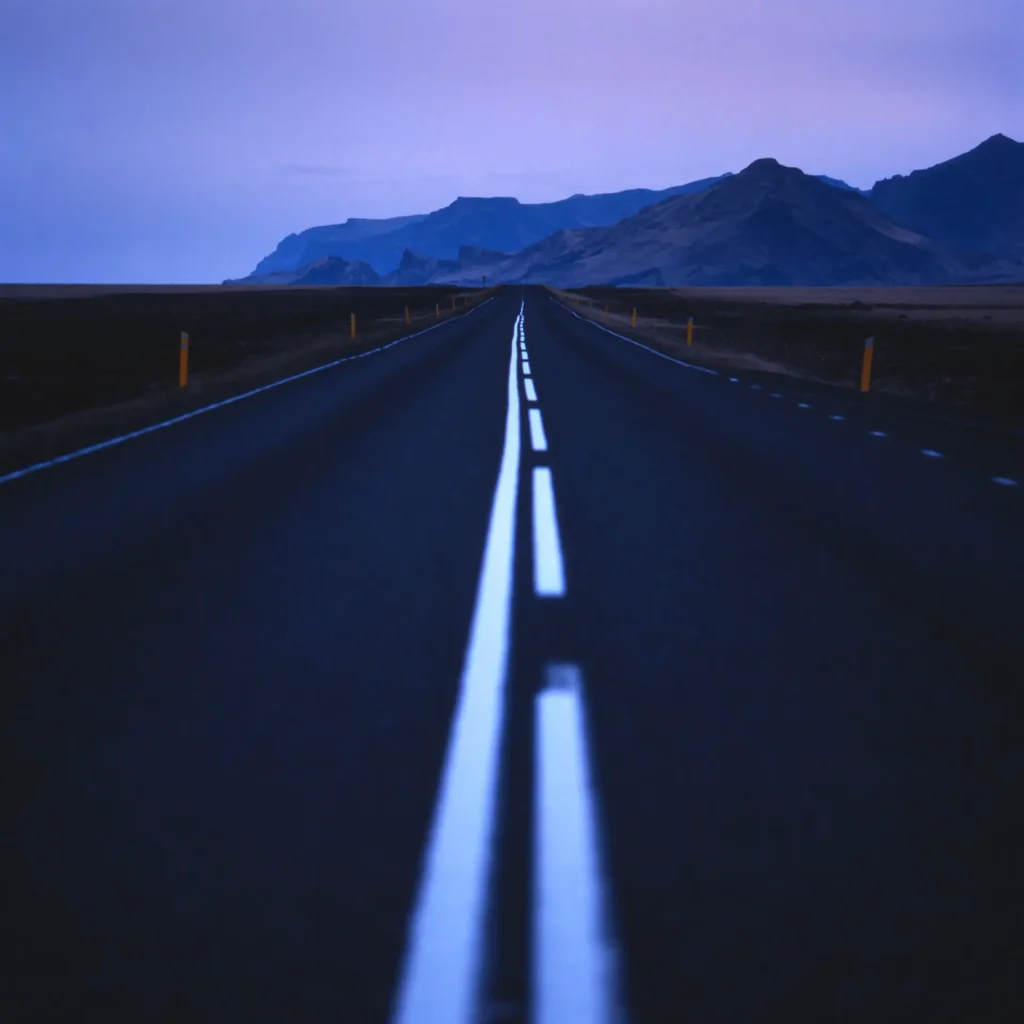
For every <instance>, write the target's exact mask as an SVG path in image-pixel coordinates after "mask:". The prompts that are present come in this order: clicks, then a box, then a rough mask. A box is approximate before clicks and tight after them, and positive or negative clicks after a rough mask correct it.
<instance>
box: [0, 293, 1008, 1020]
mask: <svg viewBox="0 0 1024 1024" xmlns="http://www.w3.org/2000/svg"><path fill="white" fill-rule="evenodd" d="M0 548H2V552H3V558H2V571H0V679H2V685H0V700H2V705H0V707H2V715H0V730H2V731H0V763H2V768H3V772H2V778H3V787H4V794H5V799H4V804H3V818H2V826H0V920H2V921H3V934H4V944H5V947H6V949H5V950H4V955H3V957H2V958H0V1005H2V1006H3V1007H4V1013H3V1019H4V1020H5V1021H10V1022H12V1024H14V1022H22V1021H32V1022H35V1021H46V1022H50V1021H63V1020H68V1021H72V1020H73V1021H79V1020H81V1019H82V1017H83V1016H94V1017H96V1019H105V1020H107V1021H122V1020H123V1021H132V1022H150V1021H160V1022H163V1021H180V1020H189V1021H211V1022H212V1021H216V1022H224V1021H255V1020H261V1021H262V1020H268V1021H286V1020H288V1021H292V1020H294V1021H303V1022H314V1021H355V1022H371V1024H372V1022H376V1021H380V1022H395V1024H428V1022H438V1024H476V1022H489V1024H515V1022H526V1021H531V1022H535V1024H574V1022H579V1024H613V1022H614V1024H620V1022H627V1021H628V1022H632V1024H646V1022H654V1024H660V1022H695V1024H733V1022H735V1024H741V1022H742V1024H747V1022H753V1021H758V1022H761V1021H764V1022H774V1021H780V1022H787V1024H788V1022H793V1021H830V1022H833V1021H842V1022H861V1021H863V1022H869V1021H870V1022H871V1024H879V1022H883V1021H893V1022H896V1021H899V1022H905V1021H908V1020H916V1019H922V1020H925V1019H926V1020H929V1021H931V1022H933V1024H934V1022H937V1021H950V1022H964V1021H971V1022H972V1024H980V1022H987V1021H1004V1020H1005V1021H1019V1020H1021V1019H1024V971H1022V970H1021V963H1022V956H1024V915H1022V914H1021V906H1022V899H1024V843H1022V835H1021V833H1022V828H1021V825H1020V814H1021V807H1022V806H1024V771H1022V769H1024V744H1022V735H1021V733H1022V728H1021V727H1022V723H1024V698H1022V681H1024V452H1022V451H1021V448H1020V444H1019V442H1015V441H1014V440H1013V439H1012V438H1006V437H1001V436H995V435H991V434H983V433H980V432H977V431H974V430H972V429H970V428H969V427H967V426H965V425H962V424H957V423H951V422H946V421H942V420H939V419H938V418H936V417H935V416H934V415H931V414H926V413H916V412H913V411H908V410H906V409H902V410H896V409H891V408H889V407H887V406H884V405H882V404H880V403H877V402H875V401H872V400H868V401H863V400H861V398H860V396H851V395H845V394H840V393H837V392H832V391H829V390H827V389H822V388H814V387H812V386H810V385H801V384H799V383H798V382H793V381H789V382H787V381H784V380H783V379H781V378H779V379H777V380H775V381H771V380H766V378H763V377H759V378H757V379H756V380H754V379H748V378H747V377H744V376H743V375H742V374H740V375H737V376H736V377H730V376H729V375H727V374H722V373H712V372H706V371H703V370H701V369H699V368H695V367H690V366H686V365H685V364H680V363H678V362H675V361H672V360H669V359H666V358H664V357H661V356H659V355H657V354H656V353H653V352H651V351H649V350H646V349H644V348H643V347H642V346H639V345H636V344H633V343H631V342H629V341H627V340H626V339H623V338H619V337H617V336H614V335H612V334H611V333H610V332H608V331H605V330H603V329H602V328H601V327H599V326H596V325H594V324H591V323H588V322H586V321H584V320H582V319H580V318H579V317H577V316H576V315H575V314H574V313H572V312H570V311H569V310H567V309H565V308H563V307H562V306H561V305H559V304H558V303H557V302H555V301H554V300H553V299H552V298H551V297H550V296H549V295H548V293H547V292H546V291H544V290H543V289H540V288H528V289H514V288H505V289H504V290H503V291H501V292H500V293H499V294H498V295H497V297H496V298H495V299H493V300H491V301H490V302H488V303H487V304H485V305H484V306H482V307H480V308H478V309H476V310H473V311H471V312H470V313H468V314H466V315H465V316H462V317H460V318H458V319H456V320H453V321H450V322H447V323H445V324H442V325H439V326H437V327H435V328H432V329H430V330H428V331H426V332H423V333H421V334H419V335H417V336H415V337H412V338H409V339H407V340H405V341H402V342H400V343H398V344H394V345H392V346H390V347H389V348H388V349H386V350H384V351H379V352H376V353H373V354H371V355H367V356H366V357H364V358H360V359H354V360H350V361H347V362H343V363H341V364H340V365H337V366H333V367H330V368H327V369H324V370H322V371H320V372H314V373H310V374H306V375H302V376H301V377H300V378H298V379H294V380H290V381H288V382H286V383H283V384H281V385H280V386H278V387H273V388H270V389H268V390H263V391H261V392H260V393H258V394H253V395H251V396H250V397H247V398H245V399H243V400H241V401H236V402H232V403H230V404H227V405H224V406H222V407H219V408H215V409H211V410H210V411H209V412H206V413H203V414H202V415H197V416H193V417H191V418H188V419H185V420H184V421H182V422H178V423H174V424H171V425H169V426H167V427H165V428H161V429H157V430H154V431H152V432H149V433H145V434H143V435H141V436H138V437H132V438H129V439H127V440H125V441H123V443H117V444H114V445H111V446H109V447H106V448H103V449H102V450H98V451H94V452H91V453H88V454H84V455H82V456H81V457H79V458H74V459H71V460H68V461H65V462H61V463H58V464H55V465H50V466H46V467H42V468H39V469H37V470H33V471H31V472H28V473H25V474H23V475H13V476H9V477H7V478H3V479H2V480H0Z"/></svg>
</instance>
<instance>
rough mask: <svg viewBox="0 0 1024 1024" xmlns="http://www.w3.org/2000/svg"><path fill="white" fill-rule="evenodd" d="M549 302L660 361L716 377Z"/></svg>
mask: <svg viewBox="0 0 1024 1024" xmlns="http://www.w3.org/2000/svg"><path fill="white" fill-rule="evenodd" d="M551 301H552V302H556V303H558V305H559V306H561V307H562V309H564V310H565V311H566V312H567V313H572V315H573V316H574V317H576V319H577V320H582V321H583V322H584V323H585V324H590V325H591V326H592V327H597V328H598V329H599V330H602V331H604V332H605V333H606V334H610V335H612V336H613V337H615V338H621V339H622V340H623V341H628V342H629V343H630V345H636V347H637V348H642V349H643V350H644V351H645V352H650V353H651V355H654V356H658V357H659V358H660V359H667V360H668V361H669V362H670V363H675V364H676V365H677V366H685V367H686V368H687V369H688V370H696V371H697V372H698V373H710V374H711V376H712V377H717V376H718V371H717V370H709V369H708V368H707V367H706V366H695V365H694V364H693V363H684V362H683V361H682V359H673V358H672V356H667V355H665V353H664V352H659V351H658V350H657V349H653V348H650V347H648V346H647V345H641V344H640V342H639V341H634V339H633V338H627V337H626V336H625V335H624V334H618V333H617V332H616V331H613V330H611V329H610V328H608V327H605V326H604V324H599V323H598V322H597V321H596V320H590V319H588V318H587V317H585V316H580V315H579V313H577V312H576V310H574V309H570V308H569V307H568V306H566V305H563V304H562V303H561V302H558V299H556V298H555V297H554V296H553V295H552V296H551Z"/></svg>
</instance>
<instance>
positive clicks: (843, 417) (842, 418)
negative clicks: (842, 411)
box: [829, 412, 846, 422]
mask: <svg viewBox="0 0 1024 1024" xmlns="http://www.w3.org/2000/svg"><path fill="white" fill-rule="evenodd" d="M829 419H830V420H837V421H838V422H842V421H843V420H844V419H846V417H845V416H840V415H839V413H837V412H835V413H833V414H832V415H831V416H829Z"/></svg>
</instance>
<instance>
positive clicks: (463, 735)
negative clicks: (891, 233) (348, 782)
mask: <svg viewBox="0 0 1024 1024" xmlns="http://www.w3.org/2000/svg"><path fill="white" fill-rule="evenodd" d="M519 449H520V439H519V386H518V382H517V380H516V353H515V345H514V344H513V346H512V350H511V353H510V359H509V371H508V412H507V415H506V417H505V447H504V451H503V452H502V456H501V467H500V469H499V471H498V482H497V485H496V487H495V489H494V499H493V502H492V504H491V518H490V524H489V526H488V529H487V541H486V544H485V545H484V554H483V563H482V565H481V568H480V579H479V581H478V583H477V592H476V604H475V606H474V608H473V621H472V624H471V626H470V630H469V641H468V643H467V645H466V654H465V660H464V662H463V667H462V677H461V679H460V680H459V696H458V702H457V704H456V707H455V714H454V718H453V721H452V729H451V734H450V736H449V739H448V749H447V751H446V753H445V762H444V768H443V770H442V774H441V782H440V787H439V791H438V797H437V804H436V806H435V808H434V817H433V821H432V823H431V827H430V838H429V840H428V842H427V850H426V854H425V856H424V862H423V869H422V876H421V878H420V885H419V890H418V893H417V896H416V905H415V909H414V911H413V913H412V916H411V918H410V923H409V934H408V939H407V946H406V952H405V960H404V963H403V965H402V973H401V978H400V981H399V987H398V994H397V996H396V1000H395V1007H394V1014H393V1017H392V1020H393V1021H394V1022H396V1024H431V1022H434V1021H445V1022H451V1024H474V1022H475V1021H476V1020H478V1010H479V1007H478V1005H477V1004H478V1000H479V998H480V987H481V976H482V961H483V955H484V953H483V951H484V949H485V946H486V938H487V916H488V903H489V899H488V886H489V884H490V879H491V860H492V856H491V840H492V835H493V832H494V818H495V807H496V804H497V789H498V766H499V762H500V756H499V754H500V748H501V738H502V728H503V724H504V715H505V683H506V677H507V674H508V651H509V623H510V618H511V605H512V567H513V562H514V555H515V518H516V491H517V487H518V480H519Z"/></svg>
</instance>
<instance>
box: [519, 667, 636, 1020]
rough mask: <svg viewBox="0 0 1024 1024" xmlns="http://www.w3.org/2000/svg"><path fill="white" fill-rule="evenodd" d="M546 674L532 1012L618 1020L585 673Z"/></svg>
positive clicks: (539, 702) (539, 747)
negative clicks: (589, 736)
mask: <svg viewBox="0 0 1024 1024" xmlns="http://www.w3.org/2000/svg"><path fill="white" fill-rule="evenodd" d="M545 676H546V678H545V689H544V690H542V691H541V692H540V693H538V694H537V696H536V698H535V702H534V707H535V712H534V722H535V725H534V728H535V747H534V808H533V813H534V822H535V828H534V842H533V847H534V849H533V863H534V871H533V877H534V881H533V915H532V916H533V921H532V936H533V943H532V950H531V952H532V959H533V964H532V968H533V969H532V972H531V975H532V976H531V993H530V996H531V999H530V1001H531V1011H532V1012H531V1020H532V1021H533V1022H534V1024H565V1022H567V1021H581V1022H582V1021H586V1022H587V1024H612V1021H613V1012H614V1011H615V1008H616V1004H617V994H618V993H617V988H618V984H617V968H618V965H617V962H616V955H615V941H614V929H613V927H612V922H611V919H610V916H609V913H608V910H609V908H608V904H607V902H606V898H605V886H604V884H603V878H604V873H603V871H602V863H601V862H602V857H601V844H600V814H599V808H598V806H597V803H596V799H595V795H594V793H595V791H594V787H593V780H592V769H591V764H590V757H589V754H588V750H587V725H586V707H585V703H584V697H583V680H582V674H581V672H580V670H579V668H578V667H577V666H576V665H548V666H547V667H546V671H545Z"/></svg>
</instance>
